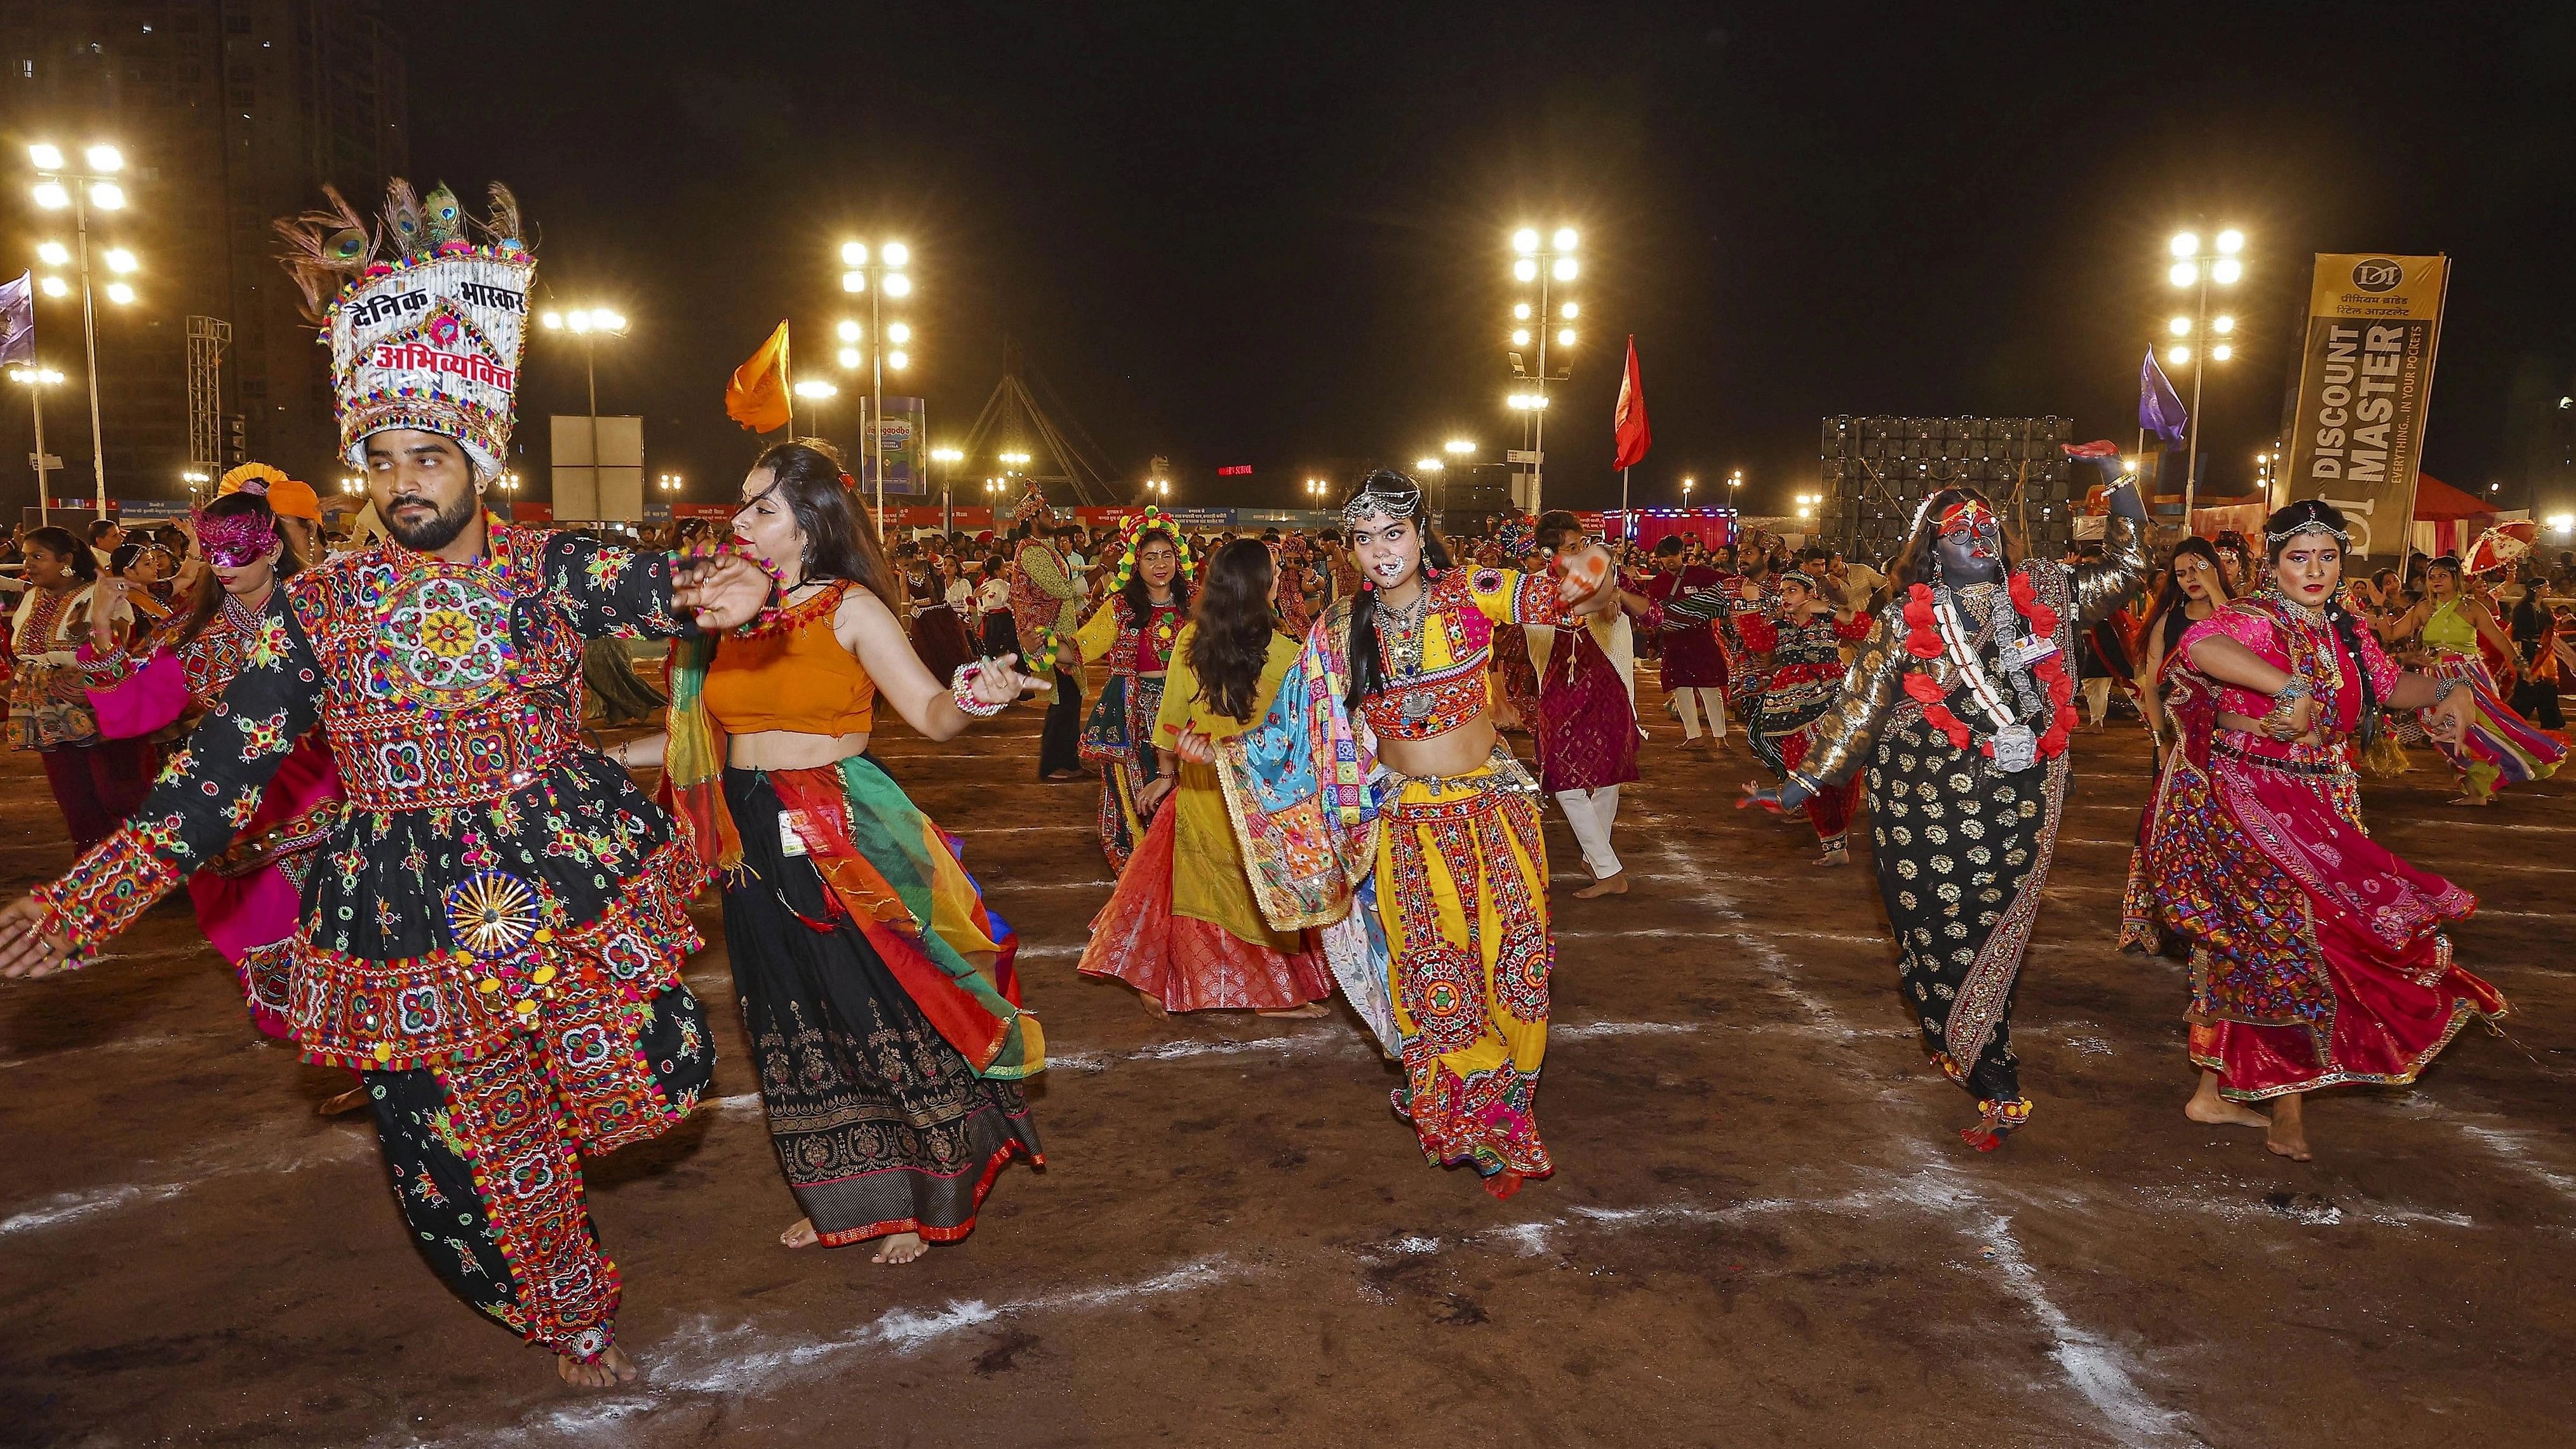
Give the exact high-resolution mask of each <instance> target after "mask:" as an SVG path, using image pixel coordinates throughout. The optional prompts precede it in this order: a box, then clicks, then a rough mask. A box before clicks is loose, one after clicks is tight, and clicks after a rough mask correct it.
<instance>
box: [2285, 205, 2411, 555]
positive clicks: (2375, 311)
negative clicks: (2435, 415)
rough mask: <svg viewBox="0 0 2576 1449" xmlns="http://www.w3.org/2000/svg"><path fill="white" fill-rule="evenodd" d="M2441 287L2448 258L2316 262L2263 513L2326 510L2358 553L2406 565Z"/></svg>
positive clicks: (2363, 255)
mask: <svg viewBox="0 0 2576 1449" xmlns="http://www.w3.org/2000/svg"><path fill="white" fill-rule="evenodd" d="M2450 285H2451V262H2450V258H2448V257H2445V256H2431V257H2393V256H2388V255H2385V254H2383V253H2377V252H2357V253H2348V254H2345V253H2339V254H2333V255H2327V254H2319V256H2318V257H2317V270H2316V276H2315V279H2314V281H2313V282H2312V284H2311V285H2310V288H2309V293H2308V337H2307V346H2306V348H2305V350H2304V351H2303V353H2302V354H2301V358H2300V363H2299V391H2298V395H2297V397H2296V399H2295V401H2294V403H2293V407H2292V414H2291V424H2290V437H2289V454H2290V457H2289V466H2288V467H2286V468H2283V469H2282V470H2281V472H2280V474H2279V480H2280V481H2279V482H2277V483H2276V484H2274V485H2273V490H2272V491H2273V496H2272V503H2273V506H2275V507H2278V506H2280V505H2282V504H2285V503H2293V502H2296V501H2298V500H2300V499H2304V498H2322V499H2324V500H2326V501H2327V502H2329V503H2331V504H2333V505H2334V506H2335V507H2337V508H2339V509H2341V510H2342V511H2343V514H2344V517H2345V518H2346V519H2347V520H2349V521H2350V523H2351V525H2352V548H2353V552H2355V553H2357V554H2362V555H2366V556H2370V557H2375V558H2387V559H2397V558H2402V557H2404V556H2405V553H2406V540H2407V538H2408V536H2409V535H2410V533H2411V532H2412V530H2410V529H2409V528H2408V527H2407V524H2408V522H2409V521H2410V519H2411V518H2412V517H2413V515H2414V511H2415V475H2416V470H2417V469H2418V467H2419V466H2420V465H2421V463H2422V461H2423V456H2424V423H2425V419H2426V417H2427V415H2428V413H2429V410H2430V408H2431V406H2432V401H2433V359H2434V355H2435V353H2436V352H2437V351H2438V350H2439V349H2440V345H2441V340H2442V302H2443V298H2444V297H2445V295H2446V294H2447V293H2448V292H2449V290H2450Z"/></svg>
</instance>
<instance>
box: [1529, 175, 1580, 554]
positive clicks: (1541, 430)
mask: <svg viewBox="0 0 2576 1449" xmlns="http://www.w3.org/2000/svg"><path fill="white" fill-rule="evenodd" d="M1577 240H1578V238H1577V237H1576V235H1575V231H1574V228H1572V227H1570V226H1560V227H1558V228H1557V229H1556V230H1555V231H1554V232H1552V233H1550V234H1549V235H1547V236H1546V237H1541V236H1540V235H1539V233H1538V228H1536V227H1532V226H1525V227H1522V228H1521V229H1520V230H1518V231H1516V232H1513V233H1512V250H1513V251H1515V252H1517V253H1519V260H1517V261H1515V262H1513V263H1512V280H1514V281H1516V282H1521V283H1529V282H1536V283H1538V306H1537V308H1536V310H1535V312H1533V310H1532V309H1531V306H1530V304H1529V303H1528V302H1527V301H1522V302H1516V303H1514V304H1513V306H1512V322H1513V326H1512V345H1513V346H1514V347H1527V346H1528V345H1529V344H1530V340H1531V338H1532V337H1533V336H1535V337H1536V339H1537V341H1538V370H1537V371H1536V372H1535V373H1533V374H1530V375H1531V376H1532V377H1533V378H1534V379H1535V381H1536V382H1537V385H1538V390H1537V391H1536V392H1535V393H1531V394H1528V395H1527V397H1528V400H1527V401H1520V400H1518V399H1516V400H1515V401H1514V402H1513V404H1512V405H1513V406H1514V407H1518V408H1522V409H1524V410H1526V411H1527V412H1528V413H1529V415H1530V416H1529V421H1530V429H1531V435H1532V442H1531V444H1530V451H1531V452H1532V453H1534V454H1536V455H1537V458H1538V461H1536V462H1534V463H1532V464H1530V496H1529V507H1530V512H1532V513H1537V512H1539V511H1540V509H1541V497H1540V495H1541V494H1542V492H1543V491H1544V489H1545V487H1546V481H1547V385H1548V384H1549V383H1550V382H1562V381H1564V380H1565V378H1566V377H1571V376H1573V375H1574V374H1573V370H1572V369H1571V368H1569V369H1567V371H1566V372H1565V374H1564V376H1563V377H1558V376H1553V375H1551V374H1550V373H1549V372H1548V370H1547V348H1548V343H1549V342H1550V341H1551V340H1553V341H1554V342H1555V343H1556V345H1557V347H1558V348H1560V349H1571V348H1572V347H1573V346H1574V328H1573V326H1572V325H1570V324H1572V323H1573V321H1574V319H1575V316H1576V315H1577V314H1578V313H1579V312H1580V311H1581V310H1582V309H1581V308H1580V307H1578V306H1576V305H1575V304H1574V303H1573V302H1570V301H1566V302H1557V301H1552V300H1551V288H1552V287H1553V286H1554V284H1556V283H1559V282H1571V281H1573V280H1574V279H1575V277H1576V275H1577V274H1578V273H1579V272H1580V271H1581V270H1582V268H1581V266H1580V264H1578V263H1577V262H1576V261H1575V259H1574V245H1575V242H1576V241H1577ZM1551 309H1552V310H1551ZM1512 361H1513V368H1512V370H1513V371H1514V372H1515V373H1517V372H1519V371H1520V367H1519V362H1520V355H1519V354H1518V353H1514V354H1513V355H1512Z"/></svg>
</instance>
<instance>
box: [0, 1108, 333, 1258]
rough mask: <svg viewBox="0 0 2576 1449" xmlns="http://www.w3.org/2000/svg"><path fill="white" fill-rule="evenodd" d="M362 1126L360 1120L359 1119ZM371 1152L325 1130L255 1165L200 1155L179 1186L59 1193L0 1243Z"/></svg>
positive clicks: (15, 1216) (271, 1133)
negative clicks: (229, 1181)
mask: <svg viewBox="0 0 2576 1449" xmlns="http://www.w3.org/2000/svg"><path fill="white" fill-rule="evenodd" d="M309 1120H311V1119H310V1118H309V1117H308V1118H306V1119H302V1120H301V1121H299V1120H298V1119H286V1120H284V1121H278V1122H272V1123H270V1124H267V1126H266V1127H265V1128H264V1129H262V1130H258V1131H254V1132H252V1133H250V1134H248V1135H249V1136H250V1137H251V1138H253V1139H256V1140H259V1141H269V1140H273V1139H274V1138H275V1137H276V1136H277V1135H278V1133H279V1132H280V1131H283V1130H284V1129H285V1128H286V1127H287V1126H288V1125H289V1124H290V1123H293V1124H294V1125H302V1121H309ZM360 1120H364V1119H360ZM374 1149H375V1137H374V1134H373V1133H369V1132H357V1131H344V1130H325V1131H323V1132H319V1133H314V1134H312V1135H311V1136H309V1137H303V1138H299V1139H297V1140H295V1141H294V1142H293V1143H292V1144H290V1146H289V1147H288V1148H287V1149H286V1150H283V1151H278V1152H271V1153H267V1154H265V1155H263V1156H261V1157H258V1158H257V1159H255V1160H251V1161H240V1162H224V1161H220V1160H214V1156H215V1155H214V1154H212V1153H199V1154H197V1155H196V1161H197V1162H198V1163H202V1164H205V1165H202V1166H196V1167H194V1168H193V1169H191V1168H190V1167H187V1166H183V1167H182V1169H181V1172H180V1175H179V1178H178V1180H176V1181H172V1182H150V1183H140V1182H128V1183H115V1184H111V1185H109V1186H106V1187H94V1188H90V1189H87V1190H85V1191H80V1192H60V1193H55V1194H54V1195H53V1196H51V1197H49V1198H46V1199H44V1200H42V1201H40V1202H37V1203H34V1204H31V1205H29V1206H27V1207H25V1208H22V1209H20V1210H19V1211H17V1212H15V1213H12V1214H11V1215H10V1216H8V1217H6V1218H0V1238H7V1237H12V1236H15V1235H17V1234H20V1233H32V1232H41V1231H44V1230H46V1229H49V1228H59V1227H68V1226H70V1225H72V1224H75V1223H79V1222H83V1221H86V1220H88V1219H90V1218H93V1217H96V1216H98V1215H100V1214H102V1213H111V1212H118V1211H122V1210H123V1209H126V1208H130V1207H136V1206H140V1205H142V1204H146V1203H155V1202H163V1201H166V1200H168V1199H170V1198H174V1197H177V1196H179V1195H180V1194H181V1193H184V1192H187V1191H189V1190H190V1189H192V1188H196V1187H200V1186H203V1185H204V1184H205V1183H207V1182H210V1181H213V1180H214V1179H216V1178H221V1177H239V1176H246V1175H249V1174H252V1173H288V1172H301V1171H303V1170H304V1169H305V1168H308V1167H314V1166H319V1165H322V1164H326V1163H336V1162H346V1161H349V1160H352V1159H355V1158H358V1157H363V1156H367V1155H369V1154H371V1153H372V1152H373V1151H374Z"/></svg>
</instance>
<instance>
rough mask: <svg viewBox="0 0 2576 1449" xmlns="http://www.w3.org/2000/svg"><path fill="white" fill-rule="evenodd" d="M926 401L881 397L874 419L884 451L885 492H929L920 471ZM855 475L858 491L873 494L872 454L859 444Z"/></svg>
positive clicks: (874, 477)
mask: <svg viewBox="0 0 2576 1449" xmlns="http://www.w3.org/2000/svg"><path fill="white" fill-rule="evenodd" d="M929 411H930V404H928V403H927V402H924V401H922V400H921V399H920V398H917V397H890V398H887V399H886V400H885V413H884V415H883V416H881V417H879V418H878V419H877V441H878V444H879V446H880V447H882V448H883V449H884V452H885V491H886V492H887V493H888V494H889V495H892V494H897V493H903V494H922V493H928V492H929V491H930V486H929V484H928V482H927V481H926V479H927V476H928V475H926V474H925V473H924V472H923V471H922V465H923V463H924V462H925V461H926V460H925V459H924V458H923V456H922V441H921V440H922V434H923V432H924V431H925V429H924V427H923V424H924V423H925V422H926V421H927V420H928V416H929ZM860 448H861V456H860V457H859V458H858V459H857V460H856V461H857V464H858V466H857V467H856V468H854V469H852V470H851V471H852V472H854V473H856V474H857V475H858V479H859V489H860V491H861V492H864V493H868V494H870V495H873V494H874V493H875V492H876V487H877V481H876V480H877V475H876V466H877V462H876V455H875V454H874V453H873V452H869V451H868V450H867V447H866V444H865V442H864V441H862V442H861V444H860Z"/></svg>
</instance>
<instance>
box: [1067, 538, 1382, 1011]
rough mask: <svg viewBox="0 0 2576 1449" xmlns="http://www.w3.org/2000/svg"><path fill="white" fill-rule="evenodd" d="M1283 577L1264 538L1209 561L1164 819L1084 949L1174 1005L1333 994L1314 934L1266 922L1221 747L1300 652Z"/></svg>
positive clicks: (1143, 790)
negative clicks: (1284, 600) (1281, 598)
mask: <svg viewBox="0 0 2576 1449" xmlns="http://www.w3.org/2000/svg"><path fill="white" fill-rule="evenodd" d="M1276 585H1277V575H1276V574H1275V573H1274V572H1273V570H1272V567H1271V562H1270V550H1269V548H1268V546H1267V545H1265V544H1263V543H1262V542H1261V541H1260V540H1258V539H1249V538H1239V539H1236V540H1235V541H1234V542H1232V543H1229V544H1227V545H1225V546H1224V547H1223V548H1220V549H1218V550H1217V554H1216V557H1215V558H1214V559H1212V560H1210V561H1209V564H1208V572H1207V581H1206V586H1205V587H1204V588H1203V589H1202V590H1201V591H1200V593H1199V600H1198V611H1197V618H1196V619H1195V620H1194V621H1193V622H1191V624H1190V625H1189V626H1188V627H1187V628H1184V629H1183V630H1182V631H1181V635H1180V639H1179V641H1178V643H1177V644H1175V645H1174V646H1173V649H1172V651H1171V654H1170V657H1169V660H1168V663H1169V665H1170V669H1171V673H1170V678H1169V682H1168V684H1166V685H1163V686H1161V687H1160V688H1159V695H1158V698H1159V701H1160V702H1159V704H1158V705H1157V713H1156V716H1155V718H1154V720H1153V722H1152V725H1151V727H1150V728H1151V731H1152V733H1151V735H1150V737H1149V744H1150V747H1151V748H1152V750H1153V751H1154V753H1155V754H1157V755H1158V756H1160V764H1159V766H1158V768H1157V769H1156V770H1155V772H1154V773H1153V774H1152V775H1151V776H1149V777H1147V779H1146V780H1145V783H1144V784H1143V785H1142V786H1141V787H1140V789H1139V791H1138V806H1139V808H1140V809H1142V810H1143V811H1144V813H1145V814H1147V815H1148V816H1150V817H1151V818H1152V819H1153V822H1154V823H1153V826H1152V828H1150V829H1149V830H1147V831H1146V832H1145V833H1144V834H1143V836H1142V837H1141V839H1142V844H1141V845H1140V847H1139V848H1138V849H1137V850H1136V851H1135V853H1134V855H1133V857H1132V858H1130V859H1129V860H1128V861H1127V863H1126V867H1125V869H1124V870H1122V871H1121V872H1120V874H1119V877H1118V889H1117V890H1116V891H1115V892H1113V893H1112V894H1111V895H1110V897H1109V903H1108V904H1107V905H1105V906H1102V907H1101V908H1100V914H1099V915H1098V916H1096V917H1094V918H1093V919H1092V922H1091V940H1090V942H1089V944H1087V945H1085V946H1084V947H1083V952H1082V965H1081V968H1080V969H1081V971H1082V974H1083V975H1085V976H1095V977H1107V978H1112V979H1115V980H1119V981H1124V982H1126V983H1127V984H1128V985H1130V986H1133V987H1135V988H1136V989H1137V990H1138V991H1139V992H1141V993H1143V994H1144V997H1145V999H1146V1000H1147V1001H1148V1002H1150V1003H1152V1004H1154V1005H1156V1006H1158V1007H1160V1008H1161V1009H1163V1010H1165V1011H1246V1010H1249V1011H1260V1012H1265V1013H1268V1014H1272V1015H1308V1014H1313V1013H1311V1012H1310V1011H1309V1004H1310V1003H1313V1002H1318V1001H1322V1000H1324V999H1325V998H1327V997H1329V996H1331V995H1332V994H1333V976H1332V972H1331V970H1330V969H1329V968H1327V967H1326V965H1325V964H1324V957H1323V953H1322V951H1321V950H1320V949H1319V948H1318V947H1317V945H1316V944H1315V943H1314V942H1313V941H1312V940H1311V939H1310V936H1311V933H1310V932H1308V931H1305V930H1303V929H1290V930H1284V931H1283V930H1275V929H1273V928H1272V927H1271V926H1270V924H1269V923H1268V922H1267V921H1265V920H1264V919H1263V918H1262V914H1261V905H1260V902H1259V901H1257V900H1255V899H1254V897H1253V893H1252V882H1251V878H1250V874H1249V872H1248V871H1247V870H1246V868H1245V866H1244V853H1243V849H1242V846H1241V844H1240V843H1239V842H1238V840H1237V839H1236V836H1235V827H1234V821H1233V819H1232V817H1231V815H1230V813H1229V810H1228V805H1229V799H1228V791H1227V790H1226V788H1225V784H1224V782H1223V781H1222V780H1221V779H1220V778H1219V777H1218V769H1217V761H1216V749H1215V745H1214V743H1213V742H1214V741H1216V740H1220V739H1231V738H1235V737H1237V736H1240V735H1241V734H1243V733H1244V731H1245V730H1247V729H1249V728H1250V727H1251V726H1252V725H1253V724H1254V723H1255V722H1256V721H1260V720H1263V719H1266V718H1268V717H1269V715H1270V713H1271V710H1272V707H1273V706H1274V704H1276V703H1277V701H1278V698H1279V687H1280V685H1281V683H1282V682H1283V681H1285V680H1286V678H1287V676H1288V671H1289V669H1290V667H1291V666H1293V665H1295V664H1296V662H1297V641H1296V640H1294V639H1291V638H1289V637H1288V636H1287V635H1285V634H1282V633H1279V632H1278V631H1277V630H1276V629H1274V628H1272V627H1271V619H1272V614H1271V608H1272V603H1271V598H1272V593H1273V591H1274V589H1275V588H1276ZM1111 602H1112V603H1115V602H1116V601H1115V600H1114V599H1113V600H1112V601H1111Z"/></svg>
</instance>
